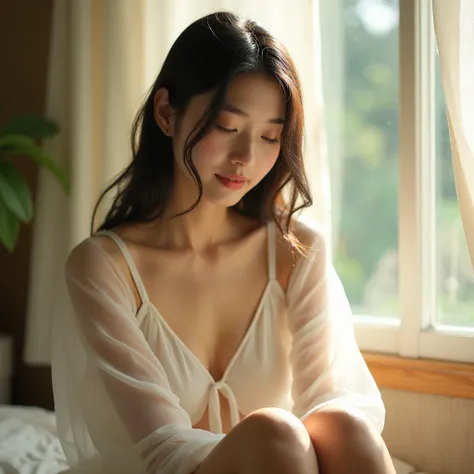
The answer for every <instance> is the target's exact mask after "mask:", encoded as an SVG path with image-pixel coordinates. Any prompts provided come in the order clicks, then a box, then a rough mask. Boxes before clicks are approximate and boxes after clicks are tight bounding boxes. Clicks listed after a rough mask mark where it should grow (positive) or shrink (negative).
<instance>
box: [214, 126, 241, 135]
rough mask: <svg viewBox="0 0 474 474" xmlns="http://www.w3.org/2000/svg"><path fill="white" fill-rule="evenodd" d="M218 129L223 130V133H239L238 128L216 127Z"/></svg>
mask: <svg viewBox="0 0 474 474" xmlns="http://www.w3.org/2000/svg"><path fill="white" fill-rule="evenodd" d="M216 128H218V129H219V130H222V131H223V132H227V133H233V132H238V130H237V129H236V128H225V127H223V126H222V125H216Z"/></svg>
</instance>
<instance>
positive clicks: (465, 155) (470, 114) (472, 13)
mask: <svg viewBox="0 0 474 474" xmlns="http://www.w3.org/2000/svg"><path fill="white" fill-rule="evenodd" d="M433 16H434V25H435V33H436V40H437V42H438V49H439V60H440V67H441V77H442V82H443V89H444V94H445V98H446V107H447V115H448V125H449V133H450V138H451V150H452V156H453V168H454V178H455V182H456V192H457V196H458V202H459V209H460V211H461V216H462V221H463V225H464V231H465V233H466V240H467V245H468V248H469V254H470V256H471V262H472V264H473V266H474V2H473V1H472V0H449V2H447V1H445V0H433Z"/></svg>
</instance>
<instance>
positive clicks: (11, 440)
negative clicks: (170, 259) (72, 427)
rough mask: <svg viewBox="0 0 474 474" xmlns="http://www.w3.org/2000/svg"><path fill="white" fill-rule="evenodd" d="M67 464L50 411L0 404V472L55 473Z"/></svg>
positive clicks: (64, 468)
mask: <svg viewBox="0 0 474 474" xmlns="http://www.w3.org/2000/svg"><path fill="white" fill-rule="evenodd" d="M67 467H68V466H67V463H66V458H65V456H64V453H63V450H62V448H61V445H60V443H59V439H58V437H57V435H56V424H55V416H54V413H53V412H50V411H47V410H44V409H42V408H38V407H23V406H8V405H0V474H57V473H59V472H61V471H64V470H66V469H67Z"/></svg>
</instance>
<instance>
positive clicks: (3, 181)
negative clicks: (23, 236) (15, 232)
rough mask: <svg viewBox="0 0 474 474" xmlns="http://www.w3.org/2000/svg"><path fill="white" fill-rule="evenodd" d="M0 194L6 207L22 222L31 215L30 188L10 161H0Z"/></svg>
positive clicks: (27, 220)
mask: <svg viewBox="0 0 474 474" xmlns="http://www.w3.org/2000/svg"><path fill="white" fill-rule="evenodd" d="M0 196H1V197H2V199H3V202H4V204H5V205H6V206H7V208H8V209H9V210H10V211H11V212H13V214H14V215H15V216H16V217H17V218H18V219H20V220H21V221H23V222H29V221H30V220H31V218H32V216H33V201H32V199H31V193H30V189H29V188H28V185H27V184H26V183H25V181H24V180H23V178H22V176H21V174H20V173H19V172H18V170H17V169H16V168H15V167H14V166H13V164H12V163H8V162H6V161H1V162H0Z"/></svg>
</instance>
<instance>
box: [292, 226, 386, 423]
mask: <svg viewBox="0 0 474 474" xmlns="http://www.w3.org/2000/svg"><path fill="white" fill-rule="evenodd" d="M310 232H312V233H313V234H314V233H315V232H314V231H310ZM316 234H317V233H316ZM287 305H288V324H289V330H290V332H291V334H292V337H293V342H292V348H291V355H290V356H291V365H292V371H293V387H292V397H293V402H294V408H293V412H294V414H295V415H296V416H298V417H299V418H301V419H305V418H307V417H308V416H309V415H310V414H311V413H312V412H314V411H317V410H319V409H321V408H322V407H324V406H328V405H337V406H338V407H339V408H344V407H346V408H351V409H353V408H356V409H358V410H359V411H361V412H362V413H363V414H364V415H365V416H366V418H367V419H368V421H369V422H370V423H371V424H372V425H373V426H374V427H375V429H377V430H378V431H379V432H381V431H382V429H383V425H384V419H385V408H384V405H383V402H382V398H381V394H380V391H379V390H378V388H377V385H376V383H375V381H374V379H373V377H372V375H371V373H370V371H369V369H368V367H367V365H366V363H365V361H364V359H363V357H362V354H361V353H360V350H359V348H358V346H357V343H356V340H355V336H354V329H353V322H352V312H351V308H350V305H349V302H348V300H347V297H346V294H345V291H344V288H343V286H342V283H341V281H340V279H339V277H338V275H337V274H336V272H335V270H334V268H333V266H332V264H331V263H330V258H328V256H327V254H326V249H325V245H324V238H323V237H322V236H321V235H313V236H312V246H311V248H310V250H309V252H308V255H307V256H301V257H299V259H298V260H297V262H296V264H295V267H294V268H293V272H292V274H291V276H290V281H289V284H288V289H287Z"/></svg>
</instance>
